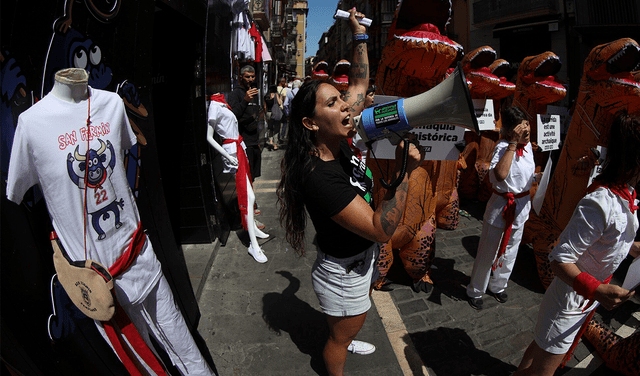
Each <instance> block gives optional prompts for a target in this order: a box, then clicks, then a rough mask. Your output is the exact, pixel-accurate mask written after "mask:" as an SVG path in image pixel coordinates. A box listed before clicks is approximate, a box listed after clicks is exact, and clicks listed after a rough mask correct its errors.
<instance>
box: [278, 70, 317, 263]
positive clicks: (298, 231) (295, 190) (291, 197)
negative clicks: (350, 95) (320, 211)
mask: <svg viewBox="0 0 640 376" xmlns="http://www.w3.org/2000/svg"><path fill="white" fill-rule="evenodd" d="M320 84H322V82H321V81H319V80H311V81H309V82H306V83H305V84H304V85H302V87H301V88H300V89H299V91H298V93H297V94H296V95H295V97H294V98H293V100H292V101H291V117H290V120H289V122H290V124H289V130H288V135H287V149H286V151H285V153H284V158H283V159H282V162H281V164H280V169H281V178H280V184H279V185H278V190H277V194H278V203H279V204H280V225H281V226H282V227H284V229H285V231H286V235H285V238H286V239H287V241H288V242H289V244H291V246H292V247H293V250H294V251H295V252H296V253H297V254H299V255H301V256H302V255H304V230H305V227H306V225H307V214H306V211H305V208H304V192H303V185H304V181H305V179H306V178H307V176H308V175H309V173H310V172H311V171H312V170H313V167H314V158H313V156H316V157H317V156H319V154H318V149H316V147H315V141H316V135H315V132H312V131H311V130H309V129H307V128H306V127H305V126H304V125H303V124H302V119H304V118H305V117H308V118H312V117H314V116H315V113H316V92H317V91H318V87H319V86H320Z"/></svg>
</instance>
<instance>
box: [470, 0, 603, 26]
mask: <svg viewBox="0 0 640 376" xmlns="http://www.w3.org/2000/svg"><path fill="white" fill-rule="evenodd" d="M558 1H559V0H518V1H514V0H480V1H476V2H475V3H473V24H474V25H475V26H489V25H493V24H497V23H501V22H509V21H516V20H520V19H525V18H531V17H537V16H545V15H553V14H557V13H558ZM607 3H609V4H610V3H611V2H607Z"/></svg>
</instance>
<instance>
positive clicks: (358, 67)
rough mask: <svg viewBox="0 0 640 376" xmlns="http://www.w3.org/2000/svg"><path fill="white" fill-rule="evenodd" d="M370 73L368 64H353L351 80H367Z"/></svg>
mask: <svg viewBox="0 0 640 376" xmlns="http://www.w3.org/2000/svg"><path fill="white" fill-rule="evenodd" d="M368 71H369V64H366V63H361V64H358V63H352V64H351V71H350V72H349V73H350V76H351V77H350V78H367V74H368Z"/></svg>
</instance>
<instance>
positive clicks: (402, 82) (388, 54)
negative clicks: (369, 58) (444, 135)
mask: <svg viewBox="0 0 640 376" xmlns="http://www.w3.org/2000/svg"><path fill="white" fill-rule="evenodd" d="M425 3H426V4H425ZM450 6H451V4H450V2H449V1H438V0H431V1H409V0H405V1H402V2H401V3H400V5H399V6H398V8H397V10H396V14H395V17H394V22H393V23H392V25H391V28H390V29H389V39H388V40H387V44H386V45H385V48H384V50H383V52H382V58H381V60H380V65H379V66H378V73H377V75H376V78H377V80H376V85H377V86H378V87H379V88H380V89H381V91H380V92H379V93H380V94H385V95H402V96H405V97H409V96H413V95H416V94H420V93H422V92H424V91H425V90H427V89H430V88H432V87H434V86H436V85H437V84H438V83H440V81H442V80H443V79H444V76H445V73H446V71H447V68H449V66H451V64H452V63H453V62H454V61H455V60H456V59H457V58H458V56H459V55H460V54H462V46H461V45H460V44H458V43H456V42H454V41H452V40H451V39H449V38H447V37H446V36H444V35H441V32H440V30H443V31H444V29H445V27H446V25H447V23H448V22H449V17H450V14H451V13H450Z"/></svg>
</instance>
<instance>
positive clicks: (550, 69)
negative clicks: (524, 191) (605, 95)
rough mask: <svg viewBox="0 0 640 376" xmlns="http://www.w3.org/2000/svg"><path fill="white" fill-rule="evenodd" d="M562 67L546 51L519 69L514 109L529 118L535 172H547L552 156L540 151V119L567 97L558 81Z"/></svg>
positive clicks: (558, 59) (552, 54) (521, 64)
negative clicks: (551, 105) (538, 120)
mask: <svg viewBox="0 0 640 376" xmlns="http://www.w3.org/2000/svg"><path fill="white" fill-rule="evenodd" d="M561 66H562V63H561V62H560V58H559V57H558V56H557V55H556V54H554V53H553V52H551V51H547V52H543V53H541V54H540V55H536V56H528V57H525V58H524V59H523V60H522V62H521V63H520V67H519V68H518V76H517V80H516V92H515V93H514V95H513V105H514V106H517V107H519V108H520V109H521V110H523V111H524V112H525V114H527V118H528V120H529V124H530V125H531V144H532V146H533V156H534V159H535V161H536V172H540V170H541V168H544V166H545V164H546V163H547V158H548V156H549V152H543V151H539V149H538V144H537V142H538V133H537V132H538V124H537V118H538V117H537V115H538V114H546V113H547V105H548V104H551V103H553V102H557V101H559V100H561V99H563V98H564V97H565V96H566V95H567V89H565V87H564V86H562V85H561V84H560V83H558V82H557V81H556V78H555V74H556V73H558V72H559V71H560V67H561ZM540 166H542V167H540ZM537 186H538V185H537V184H535V183H534V186H533V187H532V189H531V196H532V197H533V195H534V194H535V190H536V189H537Z"/></svg>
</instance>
